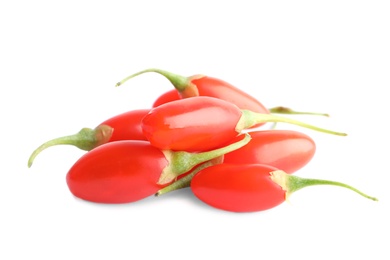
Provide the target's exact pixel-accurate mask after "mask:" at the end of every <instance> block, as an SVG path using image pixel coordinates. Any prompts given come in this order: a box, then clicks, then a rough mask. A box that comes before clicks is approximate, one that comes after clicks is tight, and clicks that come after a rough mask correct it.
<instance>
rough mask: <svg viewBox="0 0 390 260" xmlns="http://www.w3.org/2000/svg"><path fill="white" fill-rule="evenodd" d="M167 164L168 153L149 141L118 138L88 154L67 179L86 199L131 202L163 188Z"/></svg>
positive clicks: (105, 201)
mask: <svg viewBox="0 0 390 260" xmlns="http://www.w3.org/2000/svg"><path fill="white" fill-rule="evenodd" d="M167 165H168V161H167V160H166V158H165V156H164V154H163V153H162V152H161V151H160V150H158V149H157V148H155V147H153V146H151V145H150V143H149V142H147V141H134V140H132V141H129V140H128V141H117V142H112V143H107V144H103V145H101V146H99V147H97V148H95V149H93V150H91V151H89V152H87V153H86V154H84V155H83V156H82V157H81V158H80V159H79V160H78V161H77V162H76V163H75V164H74V165H73V166H72V167H71V169H70V170H69V172H68V174H67V176H66V181H67V184H68V187H69V189H70V191H71V192H72V194H73V195H74V196H76V197H78V198H81V199H83V200H88V201H92V202H100V203H127V202H133V201H137V200H140V199H143V198H145V197H148V196H150V195H153V194H154V193H156V192H157V191H158V190H159V189H161V188H162V186H161V185H157V184H156V183H157V181H158V179H159V177H160V174H161V172H162V170H163V169H164V167H166V166H167Z"/></svg>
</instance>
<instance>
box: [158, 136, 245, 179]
mask: <svg viewBox="0 0 390 260" xmlns="http://www.w3.org/2000/svg"><path fill="white" fill-rule="evenodd" d="M250 140H251V136H250V135H249V134H244V138H243V139H241V140H240V141H237V142H235V143H232V144H230V145H227V146H224V147H222V148H218V149H215V150H211V151H207V152H200V153H189V152H185V151H170V150H164V151H163V153H164V155H165V157H166V158H167V160H168V162H169V164H168V166H167V167H166V168H164V170H163V171H162V173H161V176H160V179H159V181H158V182H157V183H158V184H161V185H164V184H168V183H171V182H172V181H175V180H176V179H177V177H178V176H179V175H181V174H184V173H186V172H188V171H190V170H191V169H193V168H194V167H195V166H197V165H199V164H201V163H204V162H206V161H210V160H212V159H214V158H217V157H220V156H222V155H224V154H226V153H229V152H232V151H234V150H237V149H239V148H241V147H243V146H244V145H246V144H247V143H249V141H250Z"/></svg>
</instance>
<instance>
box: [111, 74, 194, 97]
mask: <svg viewBox="0 0 390 260" xmlns="http://www.w3.org/2000/svg"><path fill="white" fill-rule="evenodd" d="M147 72H155V73H158V74H160V75H162V76H164V77H165V78H167V79H168V80H169V81H170V82H171V83H172V85H173V86H174V87H175V88H176V89H177V90H178V91H179V92H182V91H184V90H185V89H186V88H187V87H188V86H189V85H190V84H191V82H190V79H189V78H188V77H184V76H180V75H178V74H175V73H172V72H169V71H165V70H161V69H156V68H151V69H146V70H142V71H139V72H137V73H134V74H132V75H130V76H128V77H126V78H124V79H122V80H121V81H119V82H118V83H116V86H117V87H118V86H120V85H122V84H123V83H125V82H126V81H128V80H129V79H132V78H134V77H136V76H138V75H141V74H144V73H147Z"/></svg>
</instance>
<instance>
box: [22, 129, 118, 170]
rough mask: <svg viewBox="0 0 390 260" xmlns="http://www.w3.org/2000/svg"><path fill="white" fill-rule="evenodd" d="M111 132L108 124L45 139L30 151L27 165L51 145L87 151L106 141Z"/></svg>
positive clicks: (29, 165)
mask: <svg viewBox="0 0 390 260" xmlns="http://www.w3.org/2000/svg"><path fill="white" fill-rule="evenodd" d="M112 132H113V129H112V127H110V126H108V125H100V126H98V127H96V128H95V129H91V128H83V129H81V130H80V131H79V132H78V133H77V134H73V135H68V136H63V137H58V138H55V139H52V140H50V141H47V142H45V143H43V144H42V145H41V146H39V147H38V148H37V149H35V150H34V151H33V152H32V154H31V156H30V158H29V159H28V167H31V165H32V164H33V162H34V159H35V157H37V155H38V154H39V153H41V152H42V151H43V150H45V149H47V148H49V147H51V146H55V145H73V146H76V147H77V148H79V149H81V150H85V151H89V150H92V149H93V148H95V147H97V146H99V145H101V144H103V143H106V142H108V141H109V140H110V138H111V135H112Z"/></svg>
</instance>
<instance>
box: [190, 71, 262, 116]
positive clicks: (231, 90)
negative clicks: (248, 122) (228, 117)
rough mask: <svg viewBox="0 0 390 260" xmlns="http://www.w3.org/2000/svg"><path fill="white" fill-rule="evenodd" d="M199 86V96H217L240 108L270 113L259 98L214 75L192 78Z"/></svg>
mask: <svg viewBox="0 0 390 260" xmlns="http://www.w3.org/2000/svg"><path fill="white" fill-rule="evenodd" d="M191 82H192V83H193V84H195V86H196V87H197V88H198V91H199V96H209V97H216V98H219V99H223V100H226V101H229V102H231V103H233V104H235V105H236V106H238V107H239V108H240V109H247V110H251V111H253V112H257V113H262V114H265V113H269V111H268V109H267V108H266V107H264V106H263V104H261V103H260V102H259V101H258V100H257V99H255V98H254V97H252V96H251V95H249V94H248V93H246V92H244V91H242V90H241V89H239V88H237V87H235V86H233V85H232V84H230V83H228V82H226V81H223V80H220V79H217V78H213V77H208V76H204V77H200V78H196V77H195V78H194V79H192V80H191Z"/></svg>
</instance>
